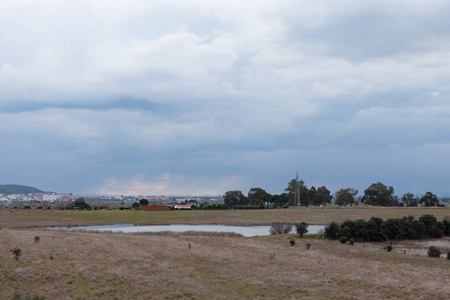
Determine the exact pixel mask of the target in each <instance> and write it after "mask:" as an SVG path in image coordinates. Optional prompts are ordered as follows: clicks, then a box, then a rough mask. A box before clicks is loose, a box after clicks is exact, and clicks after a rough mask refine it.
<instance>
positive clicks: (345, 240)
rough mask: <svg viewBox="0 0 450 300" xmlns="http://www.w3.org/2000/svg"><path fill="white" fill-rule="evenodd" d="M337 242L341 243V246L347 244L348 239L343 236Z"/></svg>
mask: <svg viewBox="0 0 450 300" xmlns="http://www.w3.org/2000/svg"><path fill="white" fill-rule="evenodd" d="M339 241H340V242H341V244H345V243H347V241H348V239H347V238H346V237H345V236H343V237H341V239H340V240H339Z"/></svg>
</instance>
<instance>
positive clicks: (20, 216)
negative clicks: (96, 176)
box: [0, 208, 450, 228]
mask: <svg viewBox="0 0 450 300" xmlns="http://www.w3.org/2000/svg"><path fill="white" fill-rule="evenodd" d="M424 214H432V215H434V216H435V217H436V218H437V219H438V220H442V219H443V217H444V216H446V215H450V209H448V208H447V209H443V208H439V209H436V208H307V209H263V210H193V211H154V212H151V211H118V210H115V211H66V210H64V211H62V210H53V211H50V210H34V209H33V210H24V209H20V210H9V209H2V210H0V227H2V228H24V227H47V226H83V225H86V226H87V225H107V224H108V225H109V224H140V225H150V224H154V225H156V224H158V225H164V224H224V225H270V224H272V223H274V222H284V223H291V224H293V223H296V222H307V223H308V224H312V225H324V224H329V223H330V222H331V221H337V222H341V221H344V220H347V219H353V220H356V219H365V220H369V219H370V217H372V216H376V217H380V218H383V219H387V218H400V217H403V216H408V215H413V216H415V217H416V218H418V217H420V216H422V215H424Z"/></svg>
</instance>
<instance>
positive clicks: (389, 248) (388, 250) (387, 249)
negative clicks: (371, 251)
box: [386, 245, 394, 252]
mask: <svg viewBox="0 0 450 300" xmlns="http://www.w3.org/2000/svg"><path fill="white" fill-rule="evenodd" d="M392 249H394V247H392V245H387V246H386V251H387V252H391V251H392Z"/></svg>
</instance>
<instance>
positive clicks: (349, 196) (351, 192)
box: [334, 188, 358, 205]
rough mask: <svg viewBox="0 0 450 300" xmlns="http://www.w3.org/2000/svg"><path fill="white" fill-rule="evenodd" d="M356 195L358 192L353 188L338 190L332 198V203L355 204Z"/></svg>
mask: <svg viewBox="0 0 450 300" xmlns="http://www.w3.org/2000/svg"><path fill="white" fill-rule="evenodd" d="M357 194H358V190H356V189H354V188H346V189H340V190H339V191H337V192H336V194H335V196H334V199H335V200H334V202H335V203H336V204H337V205H347V204H353V203H355V196H356V195H357Z"/></svg>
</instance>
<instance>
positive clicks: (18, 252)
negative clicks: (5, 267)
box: [10, 247, 22, 261]
mask: <svg viewBox="0 0 450 300" xmlns="http://www.w3.org/2000/svg"><path fill="white" fill-rule="evenodd" d="M10 251H11V252H12V253H13V254H14V259H15V260H16V261H17V260H19V258H20V256H21V255H22V250H20V248H18V247H16V248H14V249H11V250H10Z"/></svg>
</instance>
